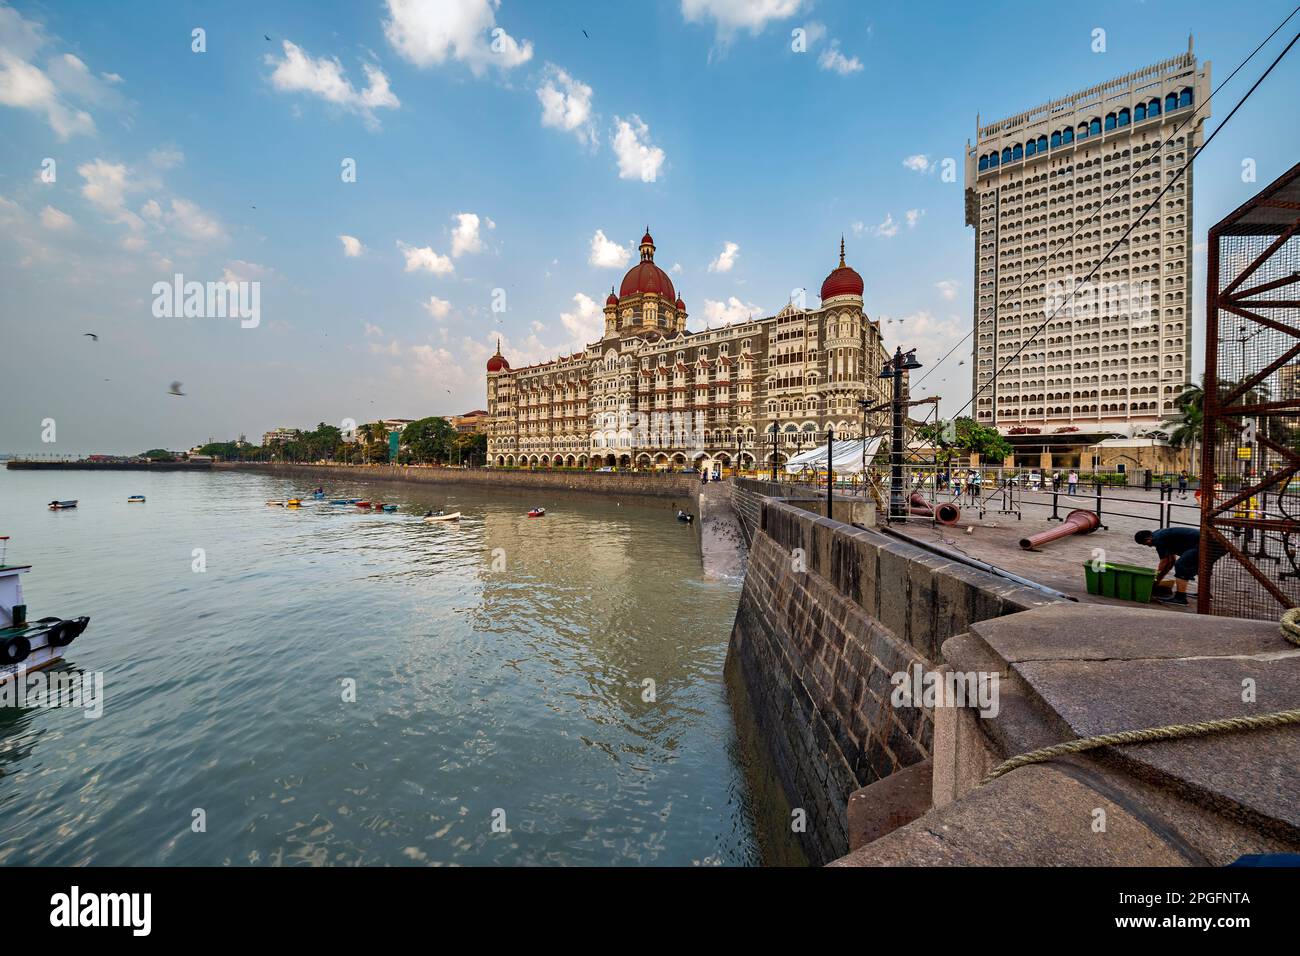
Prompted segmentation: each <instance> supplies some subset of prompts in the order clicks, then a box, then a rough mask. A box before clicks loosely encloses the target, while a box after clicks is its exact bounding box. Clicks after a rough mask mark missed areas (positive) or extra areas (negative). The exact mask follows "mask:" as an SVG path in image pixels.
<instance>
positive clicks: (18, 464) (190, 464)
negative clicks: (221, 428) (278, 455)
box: [5, 458, 213, 471]
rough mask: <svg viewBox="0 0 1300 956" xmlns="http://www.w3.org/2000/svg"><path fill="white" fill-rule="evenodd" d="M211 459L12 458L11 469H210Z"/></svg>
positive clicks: (6, 464)
mask: <svg viewBox="0 0 1300 956" xmlns="http://www.w3.org/2000/svg"><path fill="white" fill-rule="evenodd" d="M212 464H213V463H212V462H210V461H31V460H24V459H21V458H11V459H9V461H8V462H6V463H5V467H6V468H8V469H9V470H10V471H210V470H211V469H212Z"/></svg>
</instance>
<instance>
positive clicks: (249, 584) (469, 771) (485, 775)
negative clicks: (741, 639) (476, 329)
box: [0, 471, 759, 865]
mask: <svg viewBox="0 0 1300 956" xmlns="http://www.w3.org/2000/svg"><path fill="white" fill-rule="evenodd" d="M303 490H306V489H305V488H304V487H303V485H302V484H298V485H294V484H291V483H290V482H288V481H286V480H281V479H274V478H269V477H265V476H262V475H253V474H233V473H220V474H209V475H201V474H165V473H164V474H155V475H141V474H137V473H133V472H107V473H102V474H93V473H89V472H77V471H68V472H10V471H0V534H10V535H12V540H11V541H10V542H9V545H10V547H9V553H8V557H9V560H10V563H31V564H33V565H34V569H33V571H32V572H31V573H30V574H28V575H27V576H26V578H25V579H24V590H25V596H26V599H27V605H28V608H29V610H30V616H31V617H32V618H33V619H34V618H38V617H42V616H45V615H58V616H61V617H72V616H75V615H80V614H88V615H90V617H91V624H90V627H89V628H88V630H87V631H86V633H85V634H83V635H82V636H81V637H80V638H79V639H78V640H77V641H76V643H74V644H73V645H72V647H71V648H70V653H69V655H68V663H69V665H70V666H72V667H75V668H78V669H82V670H86V671H102V672H103V673H104V682H105V699H106V700H105V707H104V715H103V717H102V718H100V719H98V720H93V719H86V718H85V717H83V716H82V714H81V712H80V711H77V710H71V709H65V710H34V709H29V710H26V711H22V712H18V711H15V710H12V709H10V710H6V711H0V864H20V863H40V864H86V863H88V864H163V865H172V864H181V865H222V864H233V865H241V864H312V865H321V864H342V865H347V864H432V863H458V864H675V865H690V864H717V863H722V864H752V863H757V862H759V861H758V850H757V846H756V842H755V838H754V835H753V824H752V816H751V812H750V808H749V807H748V806H747V802H746V795H745V789H744V782H743V773H742V770H741V768H740V764H739V760H738V755H737V753H736V743H735V736H734V732H733V726H732V721H731V714H730V711H729V709H728V706H727V701H726V699H725V696H724V691H723V686H722V679H721V674H722V665H723V659H724V656H725V650H726V641H727V636H728V634H729V632H730V628H731V621H732V617H733V615H734V612H735V607H736V602H737V599H738V583H736V582H732V583H719V582H716V581H706V580H705V579H704V578H703V576H702V573H701V566H700V557H699V547H698V544H697V541H696V537H695V532H694V530H693V529H691V528H688V527H686V526H684V525H680V524H679V523H678V522H676V521H675V520H673V518H672V512H671V511H670V510H669V503H668V502H664V503H662V504H656V505H650V506H646V505H644V504H642V505H639V506H638V505H632V504H630V503H626V502H625V503H623V504H622V505H616V503H615V502H614V501H610V500H605V499H600V498H578V497H564V498H560V497H553V498H549V499H548V498H546V497H545V496H543V495H539V496H537V499H536V503H538V504H543V505H545V506H546V507H547V508H548V511H549V513H548V514H547V516H546V517H545V518H542V519H528V518H526V517H524V512H525V511H526V510H527V507H528V506H529V505H531V504H533V503H534V502H533V500H531V499H530V500H523V499H520V498H514V497H508V496H505V495H495V494H482V493H479V492H478V491H464V490H455V491H448V490H447V489H438V488H422V487H418V486H411V485H382V484H372V485H365V484H363V483H359V482H355V481H349V482H348V483H347V484H340V485H333V486H331V485H326V491H327V493H330V494H332V496H334V497H362V498H382V500H385V501H390V502H393V503H396V504H398V505H400V506H401V511H400V513H398V514H395V515H383V516H379V515H373V514H369V513H359V512H357V511H356V510H355V509H352V508H331V507H328V506H325V507H318V506H309V507H304V508H302V509H301V510H298V511H292V510H291V511H286V510H285V509H282V508H269V507H267V506H266V505H265V501H266V500H267V499H268V498H273V497H280V498H283V497H285V496H287V495H289V494H291V493H294V492H298V491H303ZM130 494H144V495H146V496H147V497H148V503H147V504H145V505H128V504H127V503H126V498H127V496H128V495H130ZM54 497H58V498H77V499H80V502H81V507H80V508H79V509H78V510H76V511H68V512H50V511H47V510H46V509H45V508H44V503H45V502H47V501H49V500H50V499H51V498H54ZM444 506H445V507H446V508H447V510H449V511H451V510H461V511H463V512H464V518H463V519H462V520H461V521H460V523H459V526H450V527H448V526H439V525H426V524H423V523H422V522H420V521H419V520H418V519H417V518H416V517H415V515H417V514H422V513H423V512H424V510H425V509H426V508H428V507H432V508H434V509H435V510H436V509H437V508H438V507H444ZM195 548H203V549H204V550H205V552H206V561H207V570H206V572H204V573H195V572H194V571H193V570H192V562H193V558H192V553H193V550H194V549H195ZM495 549H503V550H502V551H501V552H497V555H496V556H497V557H498V558H501V557H504V569H503V570H493V568H492V562H493V557H494V551H495ZM349 678H351V679H353V680H355V682H356V688H357V690H356V697H357V699H356V702H354V703H347V702H344V700H343V694H344V682H345V680H347V679H349ZM646 679H652V680H654V681H655V684H656V692H657V698H658V699H657V701H655V702H644V701H643V700H642V694H643V684H642V682H643V681H644V680H646ZM196 808H201V809H202V810H204V811H205V813H206V818H207V832H206V833H194V832H192V831H191V820H192V813H193V811H194V810H195V809H196ZM496 810H503V811H504V815H505V825H506V826H507V827H508V832H505V833H497V832H493V829H492V822H493V814H494V811H496Z"/></svg>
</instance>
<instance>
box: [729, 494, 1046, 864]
mask: <svg viewBox="0 0 1300 956" xmlns="http://www.w3.org/2000/svg"><path fill="white" fill-rule="evenodd" d="M740 490H741V491H742V494H743V493H744V492H745V491H746V489H743V488H742V489H740ZM808 504H810V503H809V502H806V501H805V502H788V501H782V500H778V499H774V498H763V499H762V500H761V505H760V509H759V520H758V521H757V523H756V525H755V529H754V533H753V536H752V542H751V547H750V552H749V564H748V569H747V572H746V575H745V585H744V589H743V591H742V594H741V599H740V606H739V608H738V610H737V613H736V622H735V626H734V628H733V630H732V635H731V643H730V645H729V648H728V661H727V667H728V669H729V670H734V671H738V672H739V674H740V675H741V678H742V679H741V684H742V687H743V690H744V692H745V693H746V697H747V701H746V703H747V709H748V711H749V712H750V713H752V714H753V717H754V720H755V722H756V723H757V725H758V730H759V733H758V737H759V738H760V739H761V740H762V741H764V742H765V744H766V748H767V752H768V753H767V756H768V758H769V759H770V767H768V768H766V769H768V770H770V772H771V773H772V775H773V776H775V778H776V779H778V780H779V781H780V784H781V788H782V790H783V791H784V794H785V796H786V799H787V800H788V802H789V807H790V809H791V810H792V811H799V810H802V811H803V812H804V815H805V819H806V831H805V832H804V833H802V834H801V835H800V838H799V839H800V843H801V844H802V847H803V850H804V853H805V854H806V856H807V857H808V858H809V859H810V860H811V861H812V862H814V863H827V862H830V861H831V860H833V859H836V858H838V857H840V856H843V855H844V854H846V853H847V852H848V851H849V850H850V848H851V847H850V840H849V819H848V801H849V797H850V795H851V794H853V793H854V791H857V790H859V789H861V788H863V787H866V786H868V785H869V784H871V783H873V782H875V781H877V780H881V779H883V778H885V777H888V776H889V775H891V774H893V773H895V772H897V771H899V770H901V769H903V768H906V767H909V766H912V765H915V764H917V763H919V762H921V761H923V760H926V759H928V758H929V757H930V755H931V750H932V747H933V734H934V723H933V714H932V713H931V712H930V711H928V710H924V709H920V708H910V707H894V706H892V703H891V701H890V696H891V692H892V686H891V683H890V677H891V675H893V674H897V673H900V672H905V671H908V670H911V669H914V668H916V667H921V668H924V669H925V670H931V669H934V668H936V667H938V666H939V665H940V664H941V662H942V654H941V651H940V646H941V645H942V643H943V642H944V641H945V640H946V639H948V638H949V637H952V636H954V635H957V634H962V633H964V632H965V631H967V630H968V629H969V627H970V625H971V624H972V623H973V622H975V621H980V620H984V619H987V618H992V617H997V616H1000V615H1004V614H1011V613H1015V612H1017V611H1022V610H1027V609H1029V608H1032V607H1038V606H1041V605H1046V604H1051V603H1054V601H1053V599H1051V598H1050V597H1048V596H1046V595H1045V594H1043V593H1042V592H1040V591H1037V590H1035V589H1033V588H1027V587H1023V586H1020V585H1017V584H1015V583H1012V582H1010V581H1008V580H1006V579H1004V578H1000V577H997V576H995V575H992V574H989V573H986V572H984V571H979V570H976V569H973V568H970V567H968V566H966V565H963V564H961V563H959V562H956V561H950V560H947V559H945V558H942V557H940V556H937V555H935V554H932V553H930V552H928V551H926V550H924V549H922V548H919V547H916V546H914V545H910V544H907V543H906V542H903V541H898V540H895V539H893V538H890V537H888V536H886V535H883V534H881V533H879V532H877V531H874V530H868V529H863V528H855V527H853V526H852V525H850V524H845V523H842V522H839V521H834V520H831V519H827V518H825V517H821V516H819V515H818V514H816V513H815V512H813V511H810V510H808V509H807V505H808ZM836 504H837V507H838V505H839V502H838V501H837V502H836ZM858 505H859V506H861V505H862V503H861V502H858ZM741 507H742V508H743V507H744V505H743V499H742V504H741ZM738 510H739V509H738ZM848 511H849V508H848V505H847V503H846V507H845V517H852V515H850V514H849V513H848Z"/></svg>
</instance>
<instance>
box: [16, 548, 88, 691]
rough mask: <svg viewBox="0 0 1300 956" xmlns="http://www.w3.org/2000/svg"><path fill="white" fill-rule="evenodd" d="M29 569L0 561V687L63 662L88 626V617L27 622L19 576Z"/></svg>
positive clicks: (28, 565)
mask: <svg viewBox="0 0 1300 956" xmlns="http://www.w3.org/2000/svg"><path fill="white" fill-rule="evenodd" d="M0 540H5V541H7V540H8V539H7V538H5V539H0ZM30 570H31V565H30V564H20V565H8V564H4V563H2V562H0V685H3V684H6V683H8V682H10V681H12V680H13V679H14V677H15V676H18V675H21V674H25V673H29V672H31V671H35V670H40V669H42V668H45V667H49V666H50V665H51V664H54V663H55V662H57V661H60V660H62V659H63V654H64V650H65V648H67V646H68V645H69V644H71V643H72V642H73V641H74V640H76V639H77V638H78V637H79V636H80V635H81V632H82V631H84V630H85V629H86V625H87V624H89V623H90V618H88V617H78V618H72V619H68V620H64V619H62V618H57V617H43V618H41V619H40V620H39V621H33V622H32V623H30V624H29V623H27V605H26V604H24V603H23V587H22V583H21V582H20V581H19V575H22V574H25V573H26V572H28V571H30Z"/></svg>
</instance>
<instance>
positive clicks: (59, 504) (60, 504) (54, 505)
mask: <svg viewBox="0 0 1300 956" xmlns="http://www.w3.org/2000/svg"><path fill="white" fill-rule="evenodd" d="M75 507H77V499H76V498H71V499H69V500H68V501H58V500H55V501H51V502H50V510H51V511H62V510H64V509H65V508H75Z"/></svg>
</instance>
